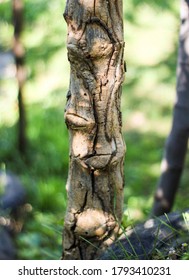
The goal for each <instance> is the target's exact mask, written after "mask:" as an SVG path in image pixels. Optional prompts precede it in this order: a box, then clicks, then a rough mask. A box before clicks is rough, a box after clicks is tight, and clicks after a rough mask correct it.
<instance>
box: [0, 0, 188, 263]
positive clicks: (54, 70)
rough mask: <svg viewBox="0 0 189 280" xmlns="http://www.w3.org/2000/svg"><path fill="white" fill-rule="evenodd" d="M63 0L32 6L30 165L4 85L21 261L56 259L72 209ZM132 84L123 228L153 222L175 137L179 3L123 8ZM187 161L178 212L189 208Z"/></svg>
mask: <svg viewBox="0 0 189 280" xmlns="http://www.w3.org/2000/svg"><path fill="white" fill-rule="evenodd" d="M10 2H11V1H8V0H7V1H4V2H3V3H1V4H0V13H1V15H2V16H1V17H0V30H1V33H0V42H1V45H0V49H1V50H8V49H10V48H11V41H12V35H13V28H12V25H11V23H10V20H11V13H10ZM64 7H65V0H61V1H57V0H54V1H53V3H51V2H49V1H47V0H45V1H44V0H40V1H38V4H37V5H36V4H35V3H33V2H32V1H31V0H27V1H25V30H24V33H23V37H22V39H23V43H24V45H25V48H26V64H27V73H28V79H27V82H26V85H25V91H24V98H25V104H26V113H27V137H28V150H27V159H25V158H22V157H21V156H20V155H19V152H18V151H17V149H16V145H17V142H16V141H17V140H16V139H17V118H18V107H17V95H16V81H15V80H14V79H12V80H10V79H9V80H6V81H5V80H4V81H3V80H1V79H0V135H1V137H0V165H5V167H6V169H7V170H11V171H13V172H14V173H15V174H17V175H18V176H19V178H20V180H21V181H22V182H23V184H24V185H25V188H26V190H27V194H28V203H30V204H31V209H32V211H31V212H30V213H28V216H27V217H26V220H25V224H24V228H23V231H22V232H21V233H20V234H19V235H18V238H17V240H16V242H17V246H18V258H21V259H58V258H60V256H61V242H62V241H61V232H62V227H63V222H64V221H63V219H64V215H65V209H66V191H65V184H66V179H67V172H68V159H69V137H68V132H67V129H66V126H65V124H64V106H65V101H66V92H67V89H68V85H69V63H68V61H67V55H66V53H67V51H66V24H65V22H64V20H63V17H62V13H63V10H64ZM124 27H125V41H126V47H125V60H126V61H127V69H128V72H127V73H126V79H125V83H124V86H123V95H122V112H123V134H124V138H125V141H126V144H127V154H126V158H125V209H124V217H123V224H124V226H128V225H129V224H130V223H132V222H134V223H136V222H137V221H142V220H144V219H146V218H147V217H148V215H149V212H150V210H151V206H152V202H153V194H154V191H155V187H156V184H157V181H158V177H159V175H160V161H161V158H162V154H163V147H164V142H165V139H166V136H167V134H168V133H169V130H170V126H171V118H172V107H173V103H174V98H175V85H176V59H177V39H178V29H179V3H178V1H176V0H175V1H163V0H160V1H149V0H148V1H147V0H146V1H138V0H132V1H124ZM188 167H189V159H188V157H187V159H186V165H185V170H184V172H183V177H182V180H181V184H180V190H179V193H178V195H177V197H176V201H175V205H174V210H177V209H184V208H186V207H187V206H188V199H187V194H188V191H189V185H188V181H189V175H188V172H187V170H188Z"/></svg>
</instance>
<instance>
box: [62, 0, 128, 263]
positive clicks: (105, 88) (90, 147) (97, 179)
mask: <svg viewBox="0 0 189 280" xmlns="http://www.w3.org/2000/svg"><path fill="white" fill-rule="evenodd" d="M64 17H65V20H66V22H67V25H68V37H67V48H68V59H69V61H70V65H71V74H70V87H69V91H68V94H67V105H66V109H65V121H66V124H67V127H68V129H69V135H70V167H69V175H68V181H67V192H68V206H67V213H66V217H65V224H64V237H63V258H64V259H94V258H96V257H97V255H98V251H99V250H102V249H103V248H105V247H106V246H107V245H108V244H110V243H111V242H112V241H113V240H114V239H115V238H116V235H117V233H118V230H119V223H120V220H121V216H122V204H123V186H124V180H123V162H124V155H125V144H124V141H123V137H122V133H121V126H122V123H121V112H120V98H121V91H122V82H123V79H124V62H123V52H124V41H123V19H122V1H121V0H117V1H115V0H114V1H110V0H94V1H87V0H77V1H75V0H74V1H73V0H69V1H67V5H66V9H65V13H64ZM97 248H99V250H97Z"/></svg>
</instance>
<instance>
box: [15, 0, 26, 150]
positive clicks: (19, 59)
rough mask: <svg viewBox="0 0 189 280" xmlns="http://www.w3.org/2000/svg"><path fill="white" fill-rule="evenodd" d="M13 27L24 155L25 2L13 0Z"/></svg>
mask: <svg viewBox="0 0 189 280" xmlns="http://www.w3.org/2000/svg"><path fill="white" fill-rule="evenodd" d="M13 25H14V42H13V53H14V57H15V62H16V69H17V82H18V110H19V121H18V149H19V151H20V152H21V153H22V154H24V153H25V151H26V132H25V130H26V128H25V127H26V116H25V108H24V102H23V85H24V81H25V69H24V48H23V45H22V42H21V33H22V29H23V2H22V0H13Z"/></svg>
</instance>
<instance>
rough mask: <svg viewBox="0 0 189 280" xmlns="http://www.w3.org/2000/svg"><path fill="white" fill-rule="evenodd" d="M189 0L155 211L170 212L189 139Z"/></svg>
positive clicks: (185, 6)
mask: <svg viewBox="0 0 189 280" xmlns="http://www.w3.org/2000/svg"><path fill="white" fill-rule="evenodd" d="M188 89H189V1H188V0H182V1H181V26H180V38H179V52H178V65H177V90H176V91H177V98H176V102H175V106H174V114H173V124H172V129H171V132H170V134H169V136H168V138H167V141H166V146H165V154H164V158H163V161H162V174H161V177H160V180H159V183H158V187H157V190H156V194H155V198H154V205H153V210H152V214H153V215H156V216H159V215H162V214H164V213H168V212H170V211H171V209H172V206H173V203H174V199H175V195H176V192H177V190H178V187H179V182H180V178H181V175H182V171H183V167H184V161H185V156H186V152H187V147H188V138H189V90H188Z"/></svg>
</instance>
